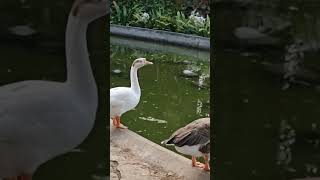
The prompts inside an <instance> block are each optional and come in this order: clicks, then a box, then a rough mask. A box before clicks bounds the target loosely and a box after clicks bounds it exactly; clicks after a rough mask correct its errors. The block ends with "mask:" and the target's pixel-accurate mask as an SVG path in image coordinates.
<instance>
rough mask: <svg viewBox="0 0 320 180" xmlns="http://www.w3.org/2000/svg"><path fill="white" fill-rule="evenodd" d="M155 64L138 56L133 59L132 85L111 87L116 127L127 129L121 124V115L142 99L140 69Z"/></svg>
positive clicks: (111, 115) (113, 116) (111, 105)
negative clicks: (139, 79)
mask: <svg viewBox="0 0 320 180" xmlns="http://www.w3.org/2000/svg"><path fill="white" fill-rule="evenodd" d="M151 64H153V63H152V62H150V61H147V60H146V58H137V59H136V60H134V61H133V63H132V66H131V70H130V81H131V86H130V87H115V88H111V89H110V118H111V119H112V123H113V125H114V127H116V128H121V129H127V128H128V127H126V126H124V125H123V124H121V119H120V117H121V115H122V114H124V113H126V112H127V111H130V110H132V109H133V108H135V107H136V106H137V105H138V104H139V101H140V96H141V89H140V85H139V81H138V74H137V73H138V69H140V68H141V67H143V66H145V65H151Z"/></svg>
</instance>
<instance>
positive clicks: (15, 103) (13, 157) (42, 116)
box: [0, 0, 108, 180]
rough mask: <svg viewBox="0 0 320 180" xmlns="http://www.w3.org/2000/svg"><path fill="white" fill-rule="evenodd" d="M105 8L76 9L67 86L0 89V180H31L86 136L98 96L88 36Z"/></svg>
mask: <svg viewBox="0 0 320 180" xmlns="http://www.w3.org/2000/svg"><path fill="white" fill-rule="evenodd" d="M107 9H108V8H107V0H100V1H88V0H76V1H75V3H74V4H73V7H72V10H71V13H70V15H69V18H68V24H67V29H66V55H67V81H66V82H53V81H41V80H30V81H22V82H17V83H12V84H8V85H5V86H2V87H0V178H4V179H5V180H17V179H19V180H31V179H32V175H33V173H34V172H35V171H36V169H37V168H38V167H39V166H40V165H41V164H42V163H45V162H46V161H48V160H50V159H52V158H54V157H56V156H58V155H61V154H64V153H66V152H69V151H71V150H72V149H73V148H75V147H76V146H77V145H79V144H80V143H81V142H82V141H83V140H84V139H85V138H86V137H87V136H88V134H89V132H90V131H91V129H92V127H93V125H94V121H95V116H96V111H97V106H98V95H97V87H96V83H95V80H94V76H93V73H92V70H91V67H90V61H89V54H88V49H87V40H86V32H87V27H88V25H89V23H90V22H92V21H94V20H95V19H97V18H99V17H102V16H104V15H106V14H107Z"/></svg>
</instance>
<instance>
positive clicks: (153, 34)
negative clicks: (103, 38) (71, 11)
mask: <svg viewBox="0 0 320 180" xmlns="http://www.w3.org/2000/svg"><path fill="white" fill-rule="evenodd" d="M110 34H111V35H114V36H121V37H129V38H133V39H140V40H146V41H153V42H160V43H167V44H173V45H178V46H184V47H188V48H197V49H202V50H206V51H210V39H209V38H205V37H201V36H194V35H189V34H182V33H175V32H169V31H161V30H154V29H147V28H139V27H130V26H120V25H114V24H111V25H110Z"/></svg>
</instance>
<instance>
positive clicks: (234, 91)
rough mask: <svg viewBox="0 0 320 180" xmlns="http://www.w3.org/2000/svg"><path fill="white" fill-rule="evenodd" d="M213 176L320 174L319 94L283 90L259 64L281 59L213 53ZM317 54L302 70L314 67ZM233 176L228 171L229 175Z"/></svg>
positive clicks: (280, 178)
mask: <svg viewBox="0 0 320 180" xmlns="http://www.w3.org/2000/svg"><path fill="white" fill-rule="evenodd" d="M216 53H217V54H216V58H217V62H216V64H215V75H216V77H215V87H216V88H215V89H214V92H215V94H214V99H215V101H214V104H215V108H214V114H215V121H213V125H214V134H215V136H216V139H215V144H214V156H215V157H216V159H215V162H214V165H213V167H214V169H213V170H214V172H215V173H214V176H215V177H216V179H224V180H234V179H246V180H257V179H259V180H270V179H275V180H287V179H288V180H291V179H295V178H304V177H310V176H311V177H319V176H320V171H319V167H320V163H319V162H320V151H319V141H320V129H319V123H320V120H319V115H320V99H319V97H320V93H319V91H318V89H317V88H315V87H314V86H311V87H306V86H301V85H293V86H291V87H290V88H289V89H287V90H285V91H284V90H282V89H281V88H282V86H283V84H284V83H283V81H281V77H279V76H275V75H273V74H271V73H270V72H268V71H265V70H264V68H263V65H262V63H263V61H268V62H273V63H279V62H280V60H281V59H279V57H281V56H280V55H279V54H278V55H270V53H269V54H268V52H260V53H259V52H258V53H257V55H256V56H251V57H246V56H243V55H241V54H242V53H243V52H239V51H236V50H235V51H226V50H217V51H216ZM318 60H319V54H306V56H305V63H306V66H308V65H310V64H313V65H314V66H318V67H319V63H317V62H318ZM230 172H232V173H230Z"/></svg>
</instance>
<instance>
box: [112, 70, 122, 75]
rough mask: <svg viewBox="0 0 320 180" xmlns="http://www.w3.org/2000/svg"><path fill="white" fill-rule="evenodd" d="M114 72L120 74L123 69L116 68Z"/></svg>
mask: <svg viewBox="0 0 320 180" xmlns="http://www.w3.org/2000/svg"><path fill="white" fill-rule="evenodd" d="M112 73H113V74H120V73H121V70H120V69H114V70H112Z"/></svg>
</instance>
